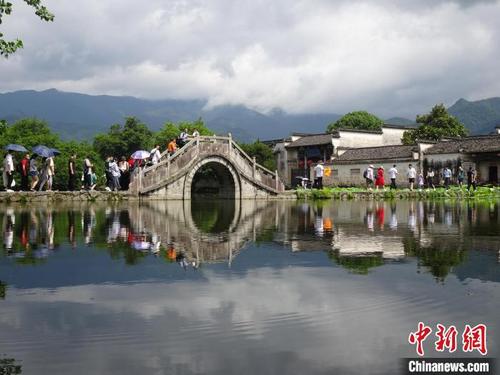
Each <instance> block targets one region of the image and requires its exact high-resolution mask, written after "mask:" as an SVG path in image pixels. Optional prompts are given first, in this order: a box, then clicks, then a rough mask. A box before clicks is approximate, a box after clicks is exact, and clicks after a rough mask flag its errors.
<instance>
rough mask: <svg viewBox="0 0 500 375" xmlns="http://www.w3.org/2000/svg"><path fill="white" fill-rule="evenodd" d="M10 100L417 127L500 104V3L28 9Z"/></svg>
mask: <svg viewBox="0 0 500 375" xmlns="http://www.w3.org/2000/svg"><path fill="white" fill-rule="evenodd" d="M13 3H14V6H15V8H14V13H13V14H12V15H11V16H9V17H6V18H5V19H4V23H3V24H2V31H3V33H4V34H5V36H6V37H7V38H10V39H12V38H14V37H20V38H22V39H23V40H24V43H25V48H24V50H21V51H20V52H18V53H17V54H16V55H13V56H11V57H10V58H9V59H8V60H0V64H1V65H0V66H1V69H0V76H1V79H0V92H7V91H14V90H19V89H40V90H41V89H47V88H57V89H60V90H64V91H76V92H84V93H90V94H113V95H134V96H138V97H142V98H152V99H159V98H178V99H192V98H203V99H208V102H209V105H210V106H216V105H220V104H244V105H246V106H248V107H251V108H254V109H257V110H260V111H268V110H270V109H272V108H274V107H280V108H282V109H284V110H285V111H287V112H292V113H301V112H335V113H343V112H347V111H351V110H357V109H367V110H370V111H372V112H374V113H376V114H378V115H381V116H393V115H401V116H406V117H413V116H414V115H415V114H416V113H422V112H423V111H427V110H428V109H429V108H430V107H431V106H432V105H433V104H435V103H438V102H444V103H445V104H448V105H451V104H453V102H454V101H455V100H457V99H458V98H460V97H464V98H466V99H471V100H476V99H481V98H486V97H491V96H500V79H498V77H499V76H500V63H499V61H500V49H499V48H498V47H499V46H500V22H498V20H499V19H500V1H495V0H484V1H479V0H478V1H475V0H462V1H439V0H414V1H412V0H399V1H396V0H394V1H391V0H374V1H368V0H366V1H347V0H338V1H334V0H302V1H290V0H273V1H268V0H265V1H264V0H241V1H234V0H193V1H183V0H179V1H177V0H172V1H167V0H148V1H147V2H138V1H132V0H107V1H102V0H85V1H83V0H71V1H69V0H66V1H63V0H46V1H45V3H46V5H47V6H48V7H49V9H50V10H51V11H53V12H54V13H55V15H56V19H55V22H54V23H50V24H47V23H44V22H41V21H39V20H38V19H37V18H36V16H35V15H34V14H33V12H32V10H31V9H29V8H28V6H26V5H25V4H24V3H23V2H22V1H21V0H14V1H13Z"/></svg>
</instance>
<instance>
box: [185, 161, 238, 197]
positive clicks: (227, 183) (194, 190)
mask: <svg viewBox="0 0 500 375" xmlns="http://www.w3.org/2000/svg"><path fill="white" fill-rule="evenodd" d="M235 197H236V186H235V181H234V177H233V175H232V174H231V172H230V171H229V169H228V168H227V167H226V166H225V165H223V164H221V163H217V162H209V163H206V164H204V165H202V166H201V167H200V168H199V169H198V170H197V171H196V173H195V175H194V176H193V182H192V184H191V199H194V200H196V199H234V198H235Z"/></svg>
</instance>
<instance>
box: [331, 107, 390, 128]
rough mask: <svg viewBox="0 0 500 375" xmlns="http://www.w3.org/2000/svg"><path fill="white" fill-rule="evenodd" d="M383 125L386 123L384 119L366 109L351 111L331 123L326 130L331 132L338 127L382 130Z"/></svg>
mask: <svg viewBox="0 0 500 375" xmlns="http://www.w3.org/2000/svg"><path fill="white" fill-rule="evenodd" d="M382 125H384V121H382V120H381V119H379V118H378V117H377V116H375V115H372V114H371V113H368V112H366V111H356V112H350V113H348V114H346V115H344V116H342V117H341V118H340V119H338V120H337V121H335V122H333V123H331V124H329V125H328V127H327V128H326V131H327V132H329V133H331V132H333V131H334V130H336V129H365V130H380V129H381V128H382Z"/></svg>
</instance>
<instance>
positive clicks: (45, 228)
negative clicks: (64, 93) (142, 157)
mask: <svg viewBox="0 0 500 375" xmlns="http://www.w3.org/2000/svg"><path fill="white" fill-rule="evenodd" d="M0 220H1V223H2V234H3V247H4V254H5V255H7V256H9V257H12V258H15V259H16V261H18V262H19V263H25V264H36V263H37V262H41V261H43V260H44V259H45V258H47V257H49V256H50V255H51V254H54V253H55V251H56V250H57V249H58V246H59V245H60V244H61V243H68V244H70V247H71V248H72V249H75V250H76V249H77V244H78V243H80V244H86V245H89V246H92V247H97V248H102V249H106V250H107V251H108V252H109V254H110V256H111V257H113V258H117V259H118V258H119V259H125V261H126V262H127V263H128V264H135V263H137V262H139V261H140V259H141V258H143V257H144V256H147V255H148V254H154V255H156V256H162V257H164V258H165V259H166V260H168V261H178V262H180V261H181V260H183V259H184V260H186V262H189V264H192V262H194V264H195V265H199V264H200V263H204V262H228V263H229V264H231V262H233V260H234V259H235V257H236V256H237V255H238V254H239V253H240V252H241V251H242V249H244V248H245V245H246V244H247V243H248V242H273V243H274V244H279V245H280V246H283V247H284V248H287V249H289V250H291V251H292V252H305V251H308V252H310V251H324V252H327V253H328V255H329V257H330V258H331V259H332V260H333V261H334V262H336V263H337V264H339V265H341V266H343V267H346V268H347V269H349V270H352V271H354V272H362V273H363V272H367V270H368V269H369V268H372V267H375V266H379V265H382V264H384V263H386V262H395V261H400V260H401V259H403V258H405V257H407V258H408V257H409V258H414V259H416V260H417V269H419V270H424V271H426V272H430V273H432V275H434V276H435V277H436V278H437V279H438V280H444V278H445V277H446V276H447V275H448V274H449V273H450V272H452V271H454V270H455V269H456V268H457V267H458V266H459V265H460V264H462V263H463V262H464V260H465V259H466V257H465V254H466V252H467V251H468V250H469V249H477V250H481V251H487V252H488V254H493V258H495V259H498V257H499V255H498V253H499V246H498V242H499V241H498V233H499V230H498V229H499V228H500V215H499V210H498V205H497V204H494V203H487V204H479V203H475V202H472V201H471V202H461V203H459V204H455V203H450V202H446V201H428V202H418V201H414V202H413V201H398V202H397V203H395V202H392V203H391V202H380V201H366V202H365V201H362V202H349V201H340V202H307V201H305V202H278V201H240V202H235V201H225V202H215V201H212V202H206V201H205V202H197V201H195V200H193V201H185V202H183V201H169V202H162V201H156V202H145V204H139V203H135V204H133V203H128V204H127V205H126V206H124V205H120V204H116V205H108V206H99V205H93V204H81V205H72V206H58V207H57V208H55V207H41V206H33V207H24V208H22V209H19V208H14V207H13V206H12V207H8V208H6V209H4V210H2V211H0ZM490 259H492V258H491V257H490Z"/></svg>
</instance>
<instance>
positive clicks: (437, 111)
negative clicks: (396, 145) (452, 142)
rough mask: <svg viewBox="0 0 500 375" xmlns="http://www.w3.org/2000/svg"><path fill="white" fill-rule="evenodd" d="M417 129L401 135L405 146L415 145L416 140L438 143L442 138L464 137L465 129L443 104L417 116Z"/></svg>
mask: <svg viewBox="0 0 500 375" xmlns="http://www.w3.org/2000/svg"><path fill="white" fill-rule="evenodd" d="M417 123H418V124H420V126H419V127H418V128H417V129H412V130H407V131H405V132H404V133H403V138H402V142H403V144H405V145H412V144H415V143H416V141H417V139H424V140H432V141H439V140H440V139H441V138H444V137H465V136H466V135H467V129H466V128H465V126H464V124H462V123H461V122H460V121H458V120H457V119H456V118H455V117H453V116H451V115H450V114H449V113H448V111H447V110H446V107H445V106H444V105H443V104H437V105H435V106H434V107H433V108H432V110H431V112H430V113H428V114H425V115H418V116H417Z"/></svg>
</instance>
